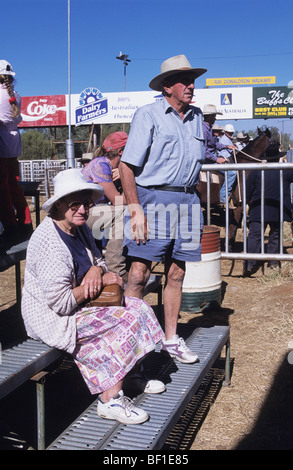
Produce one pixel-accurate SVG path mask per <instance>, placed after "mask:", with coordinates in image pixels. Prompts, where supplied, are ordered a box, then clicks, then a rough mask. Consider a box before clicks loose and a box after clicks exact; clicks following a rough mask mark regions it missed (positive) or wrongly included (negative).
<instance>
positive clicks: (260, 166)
mask: <svg viewBox="0 0 293 470" xmlns="http://www.w3.org/2000/svg"><path fill="white" fill-rule="evenodd" d="M287 169H291V170H293V163H242V164H241V163H237V164H236V163H231V164H226V163H225V164H209V165H203V166H202V171H205V172H206V173H207V175H206V176H207V224H208V225H210V224H211V191H210V173H211V172H213V173H215V172H218V171H221V172H225V186H226V199H225V200H226V207H228V184H227V180H228V173H227V172H228V171H229V170H230V171H235V170H236V171H238V172H241V173H238V178H241V182H242V188H243V189H242V206H243V219H242V225H243V252H242V253H233V252H229V223H230V214H229V211H228V210H226V211H225V249H224V251H222V252H221V258H223V259H235V260H236V259H238V260H245V259H255V260H265V261H274V260H276V261H293V254H287V253H283V225H284V190H283V170H287ZM256 170H261V252H260V253H248V252H247V234H248V227H247V213H246V205H247V200H246V175H247V171H256ZM271 170H279V172H280V246H279V253H276V254H270V253H265V222H264V204H265V202H264V200H265V197H264V196H265V195H264V184H265V173H266V172H267V171H271Z"/></svg>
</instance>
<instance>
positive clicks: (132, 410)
mask: <svg viewBox="0 0 293 470" xmlns="http://www.w3.org/2000/svg"><path fill="white" fill-rule="evenodd" d="M97 412H98V415H99V416H100V417H101V418H105V419H115V420H116V421H119V422H120V423H123V424H140V423H144V422H145V421H147V420H148V419H149V415H148V413H147V412H146V411H144V410H142V409H141V408H138V407H137V406H134V404H133V402H132V400H130V398H128V397H125V396H124V393H123V391H122V390H121V391H120V392H119V393H118V394H117V395H116V396H115V397H114V398H111V400H109V401H108V402H106V403H104V402H103V401H102V400H101V398H100V397H99V398H98V406H97Z"/></svg>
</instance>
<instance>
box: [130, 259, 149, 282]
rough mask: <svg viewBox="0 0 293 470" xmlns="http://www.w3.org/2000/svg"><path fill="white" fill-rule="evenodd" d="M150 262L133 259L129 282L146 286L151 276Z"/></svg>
mask: <svg viewBox="0 0 293 470" xmlns="http://www.w3.org/2000/svg"><path fill="white" fill-rule="evenodd" d="M150 272H151V269H150V264H149V263H147V262H146V263H145V262H137V261H133V262H132V264H131V268H130V276H129V277H128V282H131V284H134V285H136V286H145V285H146V283H147V282H148V280H149V277H150Z"/></svg>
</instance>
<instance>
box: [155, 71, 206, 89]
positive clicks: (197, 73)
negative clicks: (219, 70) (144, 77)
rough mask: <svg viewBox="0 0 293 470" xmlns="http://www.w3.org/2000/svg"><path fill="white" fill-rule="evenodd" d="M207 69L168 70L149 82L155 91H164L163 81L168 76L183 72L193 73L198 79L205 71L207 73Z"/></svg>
mask: <svg viewBox="0 0 293 470" xmlns="http://www.w3.org/2000/svg"><path fill="white" fill-rule="evenodd" d="M206 71H207V69H191V68H185V69H175V70H168V72H164V73H160V74H159V75H157V76H156V77H155V78H153V79H152V80H151V81H150V83H149V87H150V88H152V90H155V91H162V88H161V85H162V82H163V81H164V80H165V79H166V78H168V77H171V76H172V75H178V74H181V73H182V74H183V73H192V74H193V75H194V79H196V78H198V77H200V76H201V75H203V74H204V73H206Z"/></svg>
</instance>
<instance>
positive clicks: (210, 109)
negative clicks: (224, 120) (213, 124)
mask: <svg viewBox="0 0 293 470" xmlns="http://www.w3.org/2000/svg"><path fill="white" fill-rule="evenodd" d="M202 113H203V115H205V114H223V113H221V112H220V111H217V108H216V106H215V105H214V104H205V105H204V107H203V109H202Z"/></svg>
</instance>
